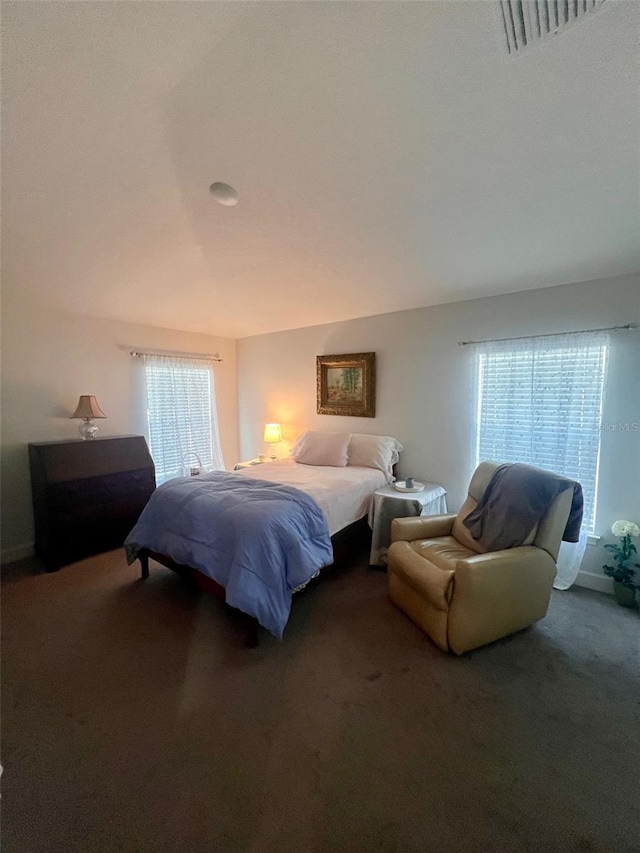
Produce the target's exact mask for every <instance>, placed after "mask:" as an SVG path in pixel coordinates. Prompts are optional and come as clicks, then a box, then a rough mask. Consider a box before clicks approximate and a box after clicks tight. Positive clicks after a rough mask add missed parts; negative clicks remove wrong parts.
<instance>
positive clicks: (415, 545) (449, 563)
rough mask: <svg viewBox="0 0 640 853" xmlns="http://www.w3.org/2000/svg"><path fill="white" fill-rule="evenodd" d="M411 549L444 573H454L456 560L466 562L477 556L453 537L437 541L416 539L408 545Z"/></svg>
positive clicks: (441, 537)
mask: <svg viewBox="0 0 640 853" xmlns="http://www.w3.org/2000/svg"><path fill="white" fill-rule="evenodd" d="M410 545H411V548H412V549H413V550H414V551H415V552H416V554H419V555H420V556H421V557H424V558H425V560H429V562H430V563H433V565H434V566H437V567H438V568H439V569H445V570H446V571H452V570H453V571H455V568H456V564H457V562H458V560H467V559H468V558H469V557H475V556H477V552H476V551H472V550H471V549H470V548H465V546H464V545H461V544H460V542H458V540H457V539H455V538H454V537H453V536H439V537H438V538H437V539H416V540H415V541H414V542H411V543H410Z"/></svg>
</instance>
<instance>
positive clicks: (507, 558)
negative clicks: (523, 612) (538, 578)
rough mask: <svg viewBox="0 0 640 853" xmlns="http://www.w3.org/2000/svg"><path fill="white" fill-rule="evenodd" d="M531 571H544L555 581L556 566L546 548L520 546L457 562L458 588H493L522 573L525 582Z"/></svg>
mask: <svg viewBox="0 0 640 853" xmlns="http://www.w3.org/2000/svg"><path fill="white" fill-rule="evenodd" d="M532 571H541V572H542V573H543V574H544V575H546V577H547V578H548V577H550V578H551V579H553V578H554V577H555V575H556V564H555V562H554V560H553V559H552V558H551V557H550V556H549V554H548V553H547V552H546V551H545V550H544V549H543V548H537V547H536V546H535V545H521V546H519V547H517V548H507V549H505V550H504V551H489V552H488V553H487V554H477V555H474V556H473V557H467V559H466V560H458V562H457V563H456V587H464V586H483V585H492V584H493V583H495V582H496V581H497V580H498V579H499V578H500V577H501V576H502V577H504V576H509V575H511V574H513V573H516V572H519V573H521V578H522V579H523V580H524V577H525V576H528V575H529V574H530V573H531V572H532Z"/></svg>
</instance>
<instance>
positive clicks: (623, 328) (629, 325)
mask: <svg viewBox="0 0 640 853" xmlns="http://www.w3.org/2000/svg"><path fill="white" fill-rule="evenodd" d="M635 328H637V326H634V325H633V323H627V325H626V326H607V327H606V328H604V329H580V330H579V331H577V332H551V333H550V334H548V335H521V336H520V337H517V338H488V339H487V340H486V341H458V346H459V347H468V346H470V345H471V344H498V343H502V341H528V340H531V339H532V338H557V337H564V335H588V334H589V333H590V332H622V331H628V330H629V329H635Z"/></svg>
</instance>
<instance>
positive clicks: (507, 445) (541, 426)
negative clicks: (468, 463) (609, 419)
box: [476, 333, 608, 533]
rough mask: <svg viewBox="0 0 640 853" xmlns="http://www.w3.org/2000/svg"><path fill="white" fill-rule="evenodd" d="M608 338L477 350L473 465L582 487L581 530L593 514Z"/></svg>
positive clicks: (564, 338) (552, 339)
mask: <svg viewBox="0 0 640 853" xmlns="http://www.w3.org/2000/svg"><path fill="white" fill-rule="evenodd" d="M607 354H608V339H607V337H606V336H605V335H602V334H591V333H590V334H580V335H559V336H548V337H541V338H533V339H525V338H523V339H520V340H517V341H497V342H495V343H491V344H482V345H480V350H479V352H478V355H477V369H478V400H477V433H476V464H477V463H479V462H480V461H482V460H483V459H487V460H493V461H496V462H526V463H528V464H530V465H535V466H536V467H538V468H545V469H547V470H549V471H555V472H556V473H557V474H562V475H563V476H565V477H569V478H570V479H572V480H577V481H578V482H579V483H581V485H582V490H583V494H584V521H583V525H584V529H585V530H587V531H588V532H591V533H592V532H593V530H594V524H595V514H596V491H597V484H598V461H599V453H600V424H601V418H602V401H603V394H604V381H605V375H606V367H607Z"/></svg>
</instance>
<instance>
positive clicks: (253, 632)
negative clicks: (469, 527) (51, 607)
mask: <svg viewBox="0 0 640 853" xmlns="http://www.w3.org/2000/svg"><path fill="white" fill-rule="evenodd" d="M365 542H368V543H369V545H370V542H371V531H370V530H369V525H368V523H367V518H366V516H365V517H364V518H361V519H360V520H359V521H355V522H354V523H353V524H350V525H349V526H348V527H345V528H343V529H342V530H339V531H338V532H337V533H335V534H334V535H333V536H332V537H331V543H332V545H333V563H332V564H331V566H325V568H324V569H322V571H326V570H327V569H329V568H331V567H333V566H336V565H339V564H343V563H344V562H345V561H346V560H347V559H349V557H350V556H352V555H353V554H354V553H355V551H356V550H357V549H358V547H360V546H361V545H363V544H364V543H365ZM367 547H368V546H367ZM137 559H139V560H140V575H141V577H142V579H143V580H145V579H146V578H148V577H149V560H150V559H151V560H155V562H156V563H160V565H162V566H165V567H166V568H168V569H171V570H172V571H174V572H177V574H179V575H182V576H183V577H186V578H189V580H191V581H193V582H194V583H195V584H196V585H197V586H198V587H199V588H200V589H201V590H203V591H204V592H206V593H209V594H210V595H215V596H216V598H219V599H221V600H222V601H225V589H224V587H223V586H221V585H220V584H219V583H217V582H216V581H214V580H213V578H210V577H209V576H208V575H205V574H203V572H201V571H200V570H199V569H194V568H193V567H192V566H183V565H180V564H178V563H176V562H175V561H174V560H172V559H171V557H168V556H167V555H166V554H158V553H157V552H156V551H149V550H148V549H147V548H141V549H140V550H139V551H138V554H137ZM225 603H226V601H225ZM229 607H231V606H230V605H229ZM231 609H233V610H234V611H235V612H236V613H238V614H239V618H241V619H242V620H243V621H244V622H245V623H246V636H245V646H246V648H248V649H254V648H256V647H257V646H258V645H259V642H260V638H259V629H260V623H259V622H258V620H257V619H256V618H255V617H254V616H249V615H248V614H247V613H244V612H243V611H241V610H238V609H237V608H235V607H234V608H231Z"/></svg>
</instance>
